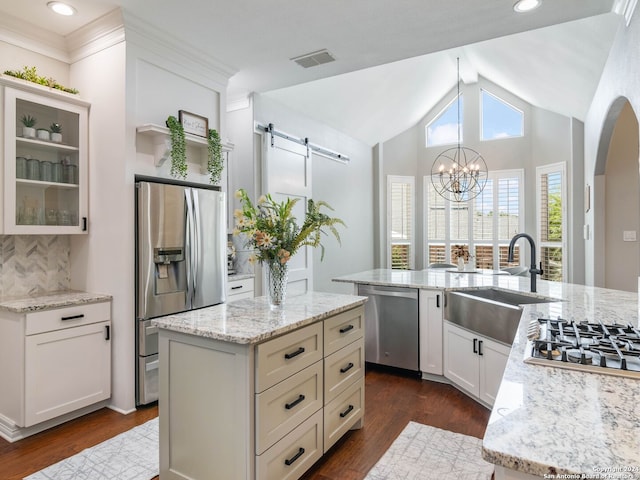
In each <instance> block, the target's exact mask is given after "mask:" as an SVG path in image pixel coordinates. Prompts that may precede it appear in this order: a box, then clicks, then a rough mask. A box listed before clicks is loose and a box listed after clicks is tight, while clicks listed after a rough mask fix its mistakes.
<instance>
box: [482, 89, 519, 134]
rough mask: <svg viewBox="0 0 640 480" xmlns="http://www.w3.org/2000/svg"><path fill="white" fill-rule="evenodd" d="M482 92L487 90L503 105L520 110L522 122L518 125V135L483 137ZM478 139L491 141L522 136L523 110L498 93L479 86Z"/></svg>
mask: <svg viewBox="0 0 640 480" xmlns="http://www.w3.org/2000/svg"><path fill="white" fill-rule="evenodd" d="M482 92H487V93H488V94H489V95H491V96H492V97H494V98H496V99H498V100H499V101H500V102H502V103H504V104H505V105H508V106H509V107H511V108H513V109H514V110H515V111H517V112H520V113H521V114H522V124H521V125H520V135H509V136H508V137H499V138H484V128H483V125H484V121H483V119H484V102H483V101H482ZM479 110H480V119H479V120H480V122H479V123H480V141H481V142H492V141H494V140H502V139H507V138H522V137H524V120H525V118H524V111H523V110H522V109H521V108H518V107H516V106H515V105H514V104H513V103H511V102H507V101H506V100H505V99H504V98H502V97H500V96H499V95H496V94H495V93H491V92H490V91H489V90H487V89H486V88H481V89H480V109H479Z"/></svg>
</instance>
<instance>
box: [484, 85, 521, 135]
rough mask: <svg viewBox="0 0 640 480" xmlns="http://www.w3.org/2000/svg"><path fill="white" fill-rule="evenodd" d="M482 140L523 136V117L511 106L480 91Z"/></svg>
mask: <svg viewBox="0 0 640 480" xmlns="http://www.w3.org/2000/svg"><path fill="white" fill-rule="evenodd" d="M480 98H481V102H482V105H481V111H482V132H481V135H480V138H481V139H482V140H495V139H499V138H509V137H521V136H522V135H523V134H524V115H523V113H522V111H520V110H518V109H517V108H516V107H514V106H513V105H509V104H508V103H507V102H505V101H504V100H501V99H500V98H498V97H496V96H495V95H493V94H491V93H489V92H487V91H486V90H481V96H480Z"/></svg>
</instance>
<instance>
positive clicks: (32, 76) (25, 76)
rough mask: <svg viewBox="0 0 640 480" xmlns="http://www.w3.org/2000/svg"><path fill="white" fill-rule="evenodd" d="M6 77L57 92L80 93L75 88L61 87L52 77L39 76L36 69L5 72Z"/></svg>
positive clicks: (24, 68) (26, 68)
mask: <svg viewBox="0 0 640 480" xmlns="http://www.w3.org/2000/svg"><path fill="white" fill-rule="evenodd" d="M4 74H5V75H10V76H12V77H16V78H20V79H22V80H26V81H27V82H33V83H37V84H38V85H44V86H45V87H49V88H55V89H56V90H61V91H63V92H67V93H73V94H74V95H75V94H77V93H78V90H76V89H75V88H69V87H65V86H63V85H60V84H59V83H58V82H56V80H55V79H54V78H52V77H43V76H41V75H38V72H36V67H30V68H29V67H27V66H25V67H23V69H22V70H5V71H4Z"/></svg>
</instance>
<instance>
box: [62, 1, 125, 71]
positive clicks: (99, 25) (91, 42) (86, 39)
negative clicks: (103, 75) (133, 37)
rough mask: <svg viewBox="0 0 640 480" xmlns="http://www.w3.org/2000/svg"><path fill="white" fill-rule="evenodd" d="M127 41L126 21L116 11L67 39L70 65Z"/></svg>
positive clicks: (68, 36)
mask: <svg viewBox="0 0 640 480" xmlns="http://www.w3.org/2000/svg"><path fill="white" fill-rule="evenodd" d="M124 40H125V31H124V21H123V18H122V12H121V11H120V9H115V10H112V11H110V12H109V13H107V14H105V15H103V16H102V17H100V18H98V19H96V20H94V21H93V22H91V23H88V24H87V25H85V26H83V27H81V28H79V29H78V30H76V31H74V32H72V33H70V34H69V35H67V37H66V41H67V49H68V51H69V59H70V63H74V62H77V61H78V60H82V59H83V58H86V57H88V56H90V55H93V54H95V53H97V52H99V51H101V50H104V49H106V48H109V47H112V46H113V45H116V44H118V43H121V42H123V41H124Z"/></svg>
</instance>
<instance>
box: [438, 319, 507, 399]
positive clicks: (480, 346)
mask: <svg viewBox="0 0 640 480" xmlns="http://www.w3.org/2000/svg"><path fill="white" fill-rule="evenodd" d="M509 351H510V349H509V347H507V346H505V345H503V344H501V343H498V342H495V341H493V340H491V339H489V338H487V337H484V336H482V335H478V334H477V333H474V332H471V331H469V330H466V329H464V328H460V327H458V326H457V325H454V324H452V323H450V322H447V321H445V322H444V375H445V377H446V378H448V379H449V380H451V381H452V382H453V383H454V384H456V385H457V386H458V387H460V388H462V389H463V390H465V391H467V392H468V393H470V394H471V395H473V396H474V397H476V398H477V399H479V400H480V401H481V402H483V403H485V404H486V405H489V406H491V405H493V403H494V402H495V398H496V395H497V393H498V388H499V387H500V382H501V380H502V374H503V373H504V369H505V367H506V364H507V359H508V358H509Z"/></svg>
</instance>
